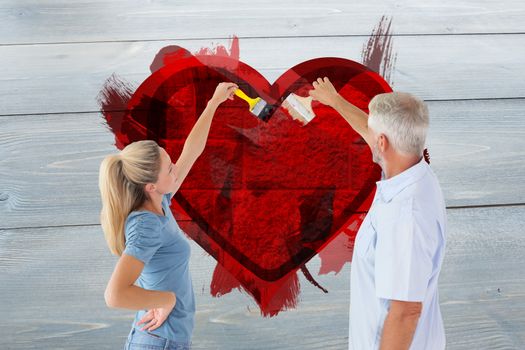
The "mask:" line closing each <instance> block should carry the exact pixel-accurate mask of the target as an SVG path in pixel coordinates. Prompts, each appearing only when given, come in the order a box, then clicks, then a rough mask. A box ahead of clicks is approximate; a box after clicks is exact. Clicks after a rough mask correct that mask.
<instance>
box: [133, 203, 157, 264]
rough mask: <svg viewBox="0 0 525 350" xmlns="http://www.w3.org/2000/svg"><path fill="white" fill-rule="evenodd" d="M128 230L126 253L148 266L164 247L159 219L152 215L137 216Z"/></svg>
mask: <svg viewBox="0 0 525 350" xmlns="http://www.w3.org/2000/svg"><path fill="white" fill-rule="evenodd" d="M135 219H136V221H135V222H133V223H131V224H129V226H128V228H127V230H126V248H125V249H124V253H126V254H127V255H131V256H133V257H135V258H137V259H139V260H140V261H142V262H143V263H144V264H147V263H148V262H149V261H150V260H151V258H152V257H153V255H154V254H155V252H156V251H157V250H158V249H159V248H160V246H161V245H162V241H161V235H160V233H161V225H160V221H159V218H157V217H156V216H155V215H154V214H151V213H143V214H141V215H139V216H137V217H136V218H135Z"/></svg>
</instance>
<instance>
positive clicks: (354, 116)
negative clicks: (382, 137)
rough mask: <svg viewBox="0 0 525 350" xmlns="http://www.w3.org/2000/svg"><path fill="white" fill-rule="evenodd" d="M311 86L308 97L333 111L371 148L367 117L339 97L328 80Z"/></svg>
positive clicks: (320, 80)
mask: <svg viewBox="0 0 525 350" xmlns="http://www.w3.org/2000/svg"><path fill="white" fill-rule="evenodd" d="M312 85H313V87H314V89H313V90H310V92H309V93H310V96H312V97H313V99H314V100H317V101H319V102H321V103H322V104H325V105H327V106H330V107H332V108H333V109H335V110H336V111H337V112H338V113H339V114H340V115H342V116H343V118H345V120H346V121H347V122H348V124H350V126H351V127H352V128H353V129H354V130H355V131H356V132H357V133H358V134H359V135H361V137H363V139H364V140H365V141H366V143H367V144H368V146H370V148H372V136H371V135H370V132H369V130H368V115H367V114H366V113H365V112H363V111H362V110H360V109H359V108H357V107H356V106H354V105H353V104H351V103H350V102H348V101H347V100H345V99H344V98H343V97H342V96H341V95H339V93H337V91H336V90H335V87H334V86H333V85H332V83H331V82H330V80H329V79H328V78H326V77H325V78H324V79H322V78H318V79H317V81H314V82H313V83H312Z"/></svg>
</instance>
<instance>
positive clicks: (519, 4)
mask: <svg viewBox="0 0 525 350" xmlns="http://www.w3.org/2000/svg"><path fill="white" fill-rule="evenodd" d="M2 7H3V8H1V9H0V43H1V44H15V43H37V42H40V43H42V42H46V43H47V42H72V41H77V42H78V41H108V40H109V41H122V40H158V39H198V38H210V37H213V38H228V37H230V36H231V35H234V34H235V35H238V36H240V37H245V38H246V37H276V36H292V37H295V36H314V37H317V36H325V35H369V34H370V33H371V31H372V28H373V27H374V26H375V24H376V23H377V22H378V21H379V19H380V18H381V16H383V15H388V16H391V17H393V19H394V22H393V24H394V27H393V29H394V32H395V33H399V34H414V33H416V34H434V33H439V34H454V33H516V32H524V31H525V23H524V21H523V16H524V14H525V6H524V4H523V1H520V0H503V1H494V0H481V1H470V0H457V1H454V0H426V1H424V2H421V1H419V0H387V1H383V0H370V1H341V0H329V1H323V2H318V1H315V2H314V1H293V0H285V1H282V0H264V1H262V0H260V1H248V2H246V1H244V2H243V1H231V0H227V1H215V2H213V1H208V0H198V1H193V0H192V1H190V0H185V1H176V2H173V1H154V2H153V1H142V0H130V1H127V0H120V1H116V0H112V1H103V0H90V1H70V2H67V1H51V0H45V1H41V0H17V1H8V2H7V5H4V6H2ZM37 28H38V29H37ZM210 28H213V29H212V30H210Z"/></svg>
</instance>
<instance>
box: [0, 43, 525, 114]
mask: <svg viewBox="0 0 525 350" xmlns="http://www.w3.org/2000/svg"><path fill="white" fill-rule="evenodd" d="M366 40H367V39H366V38H361V37H359V38H355V37H351V38H330V37H328V38H327V37H320V38H287V39H282V38H273V39H244V40H241V41H240V58H241V60H242V61H244V62H245V63H247V64H248V65H250V66H252V67H254V68H255V69H257V70H258V71H259V72H260V73H261V74H263V75H264V76H265V77H266V78H267V80H268V81H270V82H274V81H275V80H276V79H277V78H278V77H279V76H280V75H281V74H282V73H283V72H284V71H286V70H287V69H289V68H291V67H293V66H295V65H296V64H298V63H300V62H303V61H305V60H309V59H312V58H316V57H331V56H335V57H344V58H348V59H352V60H355V61H358V62H359V61H360V60H361V50H362V48H363V44H364V43H365V42H366ZM221 44H222V45H225V46H227V47H229V44H228V40H224V41H222V42H221ZM168 45H181V46H183V47H185V48H186V49H188V50H189V51H191V52H195V51H197V50H199V49H200V48H202V47H210V43H209V41H207V40H188V41H184V42H174V41H169V42H136V43H95V44H69V45H31V46H6V47H0V67H4V71H3V73H2V74H1V75H0V106H1V107H0V115H10V114H28V113H62V112H86V111H97V110H99V106H98V104H97V100H96V97H97V95H98V94H99V92H100V90H101V88H102V85H103V84H104V82H105V81H106V79H107V78H109V77H110V76H111V75H112V74H113V73H116V74H118V75H119V76H120V77H122V78H123V79H124V80H126V81H129V82H130V83H132V84H133V85H134V86H135V87H137V86H138V85H139V84H140V83H142V81H144V79H146V78H147V77H148V76H149V75H150V71H149V66H150V64H151V62H152V60H153V58H154V57H155V55H156V54H157V52H158V51H159V50H160V49H161V48H163V47H165V46H168ZM393 46H394V51H395V52H397V53H398V55H397V60H396V64H395V70H394V72H393V80H394V86H393V87H394V89H395V90H399V91H409V92H411V93H413V94H415V95H417V96H419V97H421V98H423V99H426V100H449V99H454V100H457V99H494V98H516V97H525V80H524V79H523V78H522V77H524V76H525V66H524V65H523V58H524V57H525V34H524V35H508V36H505V35H481V36H479V35H478V36H437V37H435V36H432V37H421V36H410V37H398V38H395V40H394V43H393Z"/></svg>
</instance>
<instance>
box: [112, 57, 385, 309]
mask: <svg viewBox="0 0 525 350" xmlns="http://www.w3.org/2000/svg"><path fill="white" fill-rule="evenodd" d="M325 76H326V77H329V78H330V80H331V81H332V83H333V84H334V86H335V87H336V89H337V90H338V91H339V93H340V94H341V95H342V96H343V97H344V98H346V99H347V100H348V101H350V102H352V103H353V104H354V105H356V106H358V107H359V108H361V109H362V110H364V111H365V112H368V109H367V108H368V103H369V101H370V100H371V99H372V97H374V96H375V95H377V94H379V93H383V92H390V91H392V89H391V88H390V86H389V85H388V84H387V82H386V81H384V80H383V79H382V78H381V77H380V76H379V75H378V74H376V73H375V72H372V71H370V70H369V69H368V68H366V67H365V66H363V65H361V64H359V63H356V62H354V61H350V60H347V59H342V58H317V59H313V60H310V61H306V62H303V63H301V64H298V65H296V66H295V67H293V68H291V69H289V70H288V71H286V72H285V73H284V74H283V75H282V76H280V77H279V78H278V79H277V81H276V82H275V83H274V84H272V85H270V84H269V83H268V81H267V80H266V79H265V78H264V77H263V76H262V75H261V74H259V73H258V72H257V71H256V70H255V69H253V68H252V67H250V66H248V65H246V64H244V63H242V62H240V61H238V60H236V59H232V58H228V57H219V56H199V55H197V56H190V57H186V58H181V59H178V60H175V61H173V62H171V63H170V64H169V65H166V66H164V67H162V68H160V69H159V70H157V71H156V72H154V73H153V74H152V75H151V76H150V77H148V78H147V79H146V80H145V81H144V82H143V83H142V84H141V85H140V87H139V88H138V89H137V90H136V91H135V93H134V94H133V96H132V98H131V100H130V101H129V104H128V112H127V113H126V114H125V115H124V117H123V119H122V120H121V121H120V122H121V126H120V128H119V130H118V131H117V132H115V131H114V132H115V134H116V139H117V146H118V147H119V148H123V147H125V146H126V145H127V144H129V143H131V142H134V141H138V140H143V139H153V140H155V141H157V142H158V143H159V144H160V145H161V146H162V147H164V148H165V149H166V150H167V151H168V153H169V154H170V156H171V157H172V159H173V160H176V159H177V158H178V155H179V154H180V153H181V151H182V147H183V144H184V141H185V139H186V136H187V135H188V133H189V132H190V130H191V128H192V127H193V125H194V123H195V121H196V120H197V118H198V116H199V115H200V113H201V112H202V110H203V109H204V107H205V106H206V103H207V100H208V99H209V98H210V97H211V96H212V94H213V92H214V90H215V87H216V86H217V84H218V83H219V82H221V81H233V82H235V83H237V84H238V85H239V86H240V88H241V89H242V90H243V91H244V92H246V93H247V94H248V95H249V96H252V97H256V96H260V97H261V98H263V99H264V100H266V101H267V102H268V103H271V104H275V105H276V109H275V112H274V113H273V116H272V117H271V119H270V120H269V122H267V123H265V122H263V121H260V120H259V119H257V118H255V117H254V116H253V115H252V114H251V113H250V112H249V110H248V106H247V104H246V102H244V101H242V100H240V99H237V98H235V100H233V101H229V100H227V101H226V102H224V103H223V104H222V105H221V106H220V107H219V109H218V110H217V112H216V115H215V117H214V120H213V124H212V127H211V130H210V134H209V139H208V143H207V146H206V149H205V151H204V153H203V154H202V156H201V157H200V158H199V159H198V160H197V162H196V163H195V165H194V167H193V168H192V170H191V172H190V173H189V175H188V177H187V178H186V180H185V182H184V183H183V185H182V186H181V188H180V189H179V191H178V192H177V194H176V195H175V201H176V202H177V204H176V205H178V210H177V209H176V210H175V211H174V214H175V215H176V217H177V219H178V220H179V221H180V223H181V227H183V229H184V230H185V231H186V232H187V233H188V234H189V235H190V236H191V237H192V239H194V240H195V241H196V242H197V243H198V244H199V245H200V246H202V247H203V249H205V250H206V251H207V252H208V253H209V254H211V255H212V256H213V257H214V258H215V259H216V260H217V261H218V262H219V263H220V264H221V265H222V266H223V268H225V269H226V270H227V271H229V272H230V273H231V274H232V275H233V276H234V277H235V278H236V279H237V280H238V281H239V282H240V283H241V284H242V286H243V287H244V288H245V289H246V290H247V291H249V292H250V294H252V295H253V296H254V298H255V300H256V301H257V302H258V303H259V305H260V306H261V308H262V309H264V308H267V307H268V306H269V305H271V304H272V299H273V298H274V297H275V296H276V295H279V293H281V292H282V291H281V289H282V287H283V284H285V283H286V279H287V276H290V274H292V273H295V271H296V270H297V269H298V268H300V267H301V266H302V265H304V264H305V263H306V262H307V261H308V260H309V259H311V258H312V257H313V256H314V255H315V254H317V253H318V252H319V251H320V250H321V249H322V248H323V247H324V246H325V245H326V244H327V243H328V242H329V241H330V240H331V239H332V238H334V237H335V236H336V235H337V234H338V233H339V232H340V231H341V230H342V229H344V228H345V227H346V226H348V224H349V222H351V221H355V220H356V218H357V217H358V214H359V213H362V212H365V211H367V210H368V208H369V206H370V203H371V199H372V197H373V194H374V193H373V192H374V188H375V181H377V180H378V179H379V177H380V169H379V167H378V166H377V165H375V164H373V163H372V161H371V159H372V157H371V154H370V151H369V149H368V146H367V145H366V143H365V142H364V141H363V139H362V138H361V137H360V136H359V135H358V134H357V133H356V132H355V131H354V130H353V129H352V128H351V127H350V126H349V125H348V123H347V122H346V121H345V120H344V119H343V118H342V117H341V116H340V115H338V114H337V112H335V111H334V110H333V109H331V108H329V107H326V106H323V105H321V104H319V103H317V102H315V101H314V103H313V109H314V112H315V113H316V115H317V117H316V118H315V119H314V120H313V121H311V122H310V123H309V124H308V125H306V126H304V127H303V126H301V125H300V124H299V123H298V122H296V121H294V120H293V119H292V118H291V117H290V116H289V115H288V113H287V112H286V110H285V109H284V108H281V107H280V103H281V102H282V101H283V100H284V99H285V98H286V97H287V96H288V94H289V93H292V92H293V93H296V94H298V95H302V96H307V95H308V90H310V89H311V88H312V87H311V82H312V81H314V80H315V79H317V78H318V77H325ZM181 211H184V213H183V212H181ZM186 215H187V216H188V217H189V218H188V217H186ZM184 219H186V220H188V219H189V220H191V221H192V223H187V224H186V225H185V224H184V222H183V220H184Z"/></svg>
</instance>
